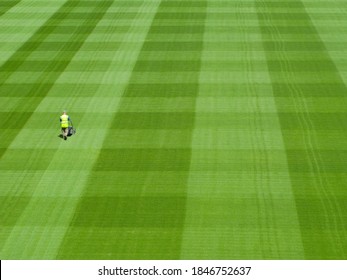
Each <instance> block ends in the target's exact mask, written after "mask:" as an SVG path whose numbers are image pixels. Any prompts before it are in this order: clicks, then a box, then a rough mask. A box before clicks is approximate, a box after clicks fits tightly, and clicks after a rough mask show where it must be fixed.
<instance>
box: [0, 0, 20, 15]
mask: <svg viewBox="0 0 347 280" xmlns="http://www.w3.org/2000/svg"><path fill="white" fill-rule="evenodd" d="M19 2H20V0H18V1H6V0H1V1H0V16H2V15H4V14H6V13H7V11H8V10H10V9H12V8H13V7H14V6H16V5H17V4H18V3H19Z"/></svg>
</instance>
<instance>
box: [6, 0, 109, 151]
mask: <svg viewBox="0 0 347 280" xmlns="http://www.w3.org/2000/svg"><path fill="white" fill-rule="evenodd" d="M112 3H113V1H98V2H95V4H94V6H91V9H90V11H89V12H86V13H84V17H83V18H81V19H80V20H79V21H78V22H77V23H76V25H75V28H74V29H73V32H72V33H71V34H67V35H66V40H64V41H60V42H56V43H55V47H56V48H55V50H53V51H52V50H51V48H49V47H48V46H49V45H47V46H46V47H42V46H43V45H44V44H45V40H47V38H48V37H49V35H50V34H51V33H53V32H54V29H55V27H56V26H59V25H62V24H63V23H64V21H65V20H66V19H67V18H68V16H69V13H71V12H73V11H74V10H76V9H78V8H79V7H80V6H79V5H81V4H82V5H83V1H68V2H66V3H65V4H64V5H63V6H62V7H61V8H60V9H59V10H58V11H57V12H56V13H55V14H54V15H53V16H52V17H51V18H50V19H49V20H48V21H47V22H46V23H45V25H43V26H42V27H41V28H39V30H38V31H37V32H36V33H35V34H34V35H33V36H32V37H31V38H30V39H29V40H28V41H27V42H25V43H24V44H23V45H22V46H21V47H20V48H19V49H18V51H17V52H16V53H14V54H13V55H12V56H11V58H10V59H8V60H7V61H6V62H5V63H4V64H3V65H2V66H1V67H0V73H1V76H0V93H1V94H4V96H8V95H7V93H6V91H4V90H1V88H2V87H3V86H4V85H5V84H6V81H7V80H8V79H9V78H10V77H11V75H13V74H14V73H16V72H20V71H22V70H23V68H22V67H26V66H25V65H26V64H25V62H26V61H27V60H28V58H29V57H30V56H31V55H33V54H34V53H35V52H37V51H48V52H50V59H48V60H47V61H46V64H45V65H43V67H42V68H41V72H39V73H40V75H38V76H37V78H35V82H34V83H32V84H30V86H29V85H28V87H27V88H26V92H27V94H25V97H38V98H36V99H30V102H28V99H27V98H25V97H24V96H23V99H22V100H21V102H18V103H17V105H16V107H15V108H14V110H13V111H14V113H12V112H9V113H8V114H6V116H5V118H4V119H3V122H2V123H3V129H2V132H1V138H5V139H6V142H7V143H11V142H12V141H13V139H14V138H15V137H16V135H17V133H14V134H11V133H8V132H9V130H10V129H11V128H12V123H13V121H12V120H13V118H14V117H18V118H17V122H16V126H17V128H18V129H19V130H18V132H19V131H20V129H21V128H22V127H24V125H25V124H26V122H27V121H28V120H29V118H30V117H31V115H32V114H33V112H34V110H35V108H36V107H37V106H38V105H39V104H40V102H41V101H42V99H43V98H44V97H45V96H46V95H47V93H48V92H49V91H50V89H51V88H52V87H53V85H54V82H55V81H56V80H57V79H58V78H59V76H60V75H61V73H63V72H64V70H65V69H66V67H67V65H68V64H69V63H70V60H71V59H72V58H73V56H74V55H75V54H76V53H77V52H78V50H79V49H80V47H81V46H82V45H83V43H84V41H85V39H86V38H87V37H88V35H89V34H90V33H91V32H92V31H93V29H94V28H95V26H96V25H97V23H98V22H99V21H100V20H101V18H102V17H103V15H104V14H105V13H106V11H107V9H108V8H109V7H110V6H111V4H112ZM61 10H64V11H65V13H63V14H62V13H61ZM85 23H88V27H87V28H86V27H85V26H84V24H85ZM81 30H83V31H84V32H83V33H80V31H81ZM23 52H25V54H24V55H23ZM61 59H63V60H61ZM23 65H24V66H23ZM24 69H25V68H24ZM21 88H22V85H21V84H16V88H15V89H13V87H12V90H13V91H14V92H18V95H19V96H21V94H22V93H21V91H20V90H21ZM15 94H16V93H15ZM1 96H3V95H1ZM28 106H30V110H27V108H28ZM20 112H25V113H22V115H20V114H21V113H20ZM5 151H6V150H2V151H1V154H0V158H1V157H2V156H3V154H4V152H5Z"/></svg>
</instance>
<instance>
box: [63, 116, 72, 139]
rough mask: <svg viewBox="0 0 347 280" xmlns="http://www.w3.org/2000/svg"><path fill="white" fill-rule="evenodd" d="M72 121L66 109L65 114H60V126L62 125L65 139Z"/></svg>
mask: <svg viewBox="0 0 347 280" xmlns="http://www.w3.org/2000/svg"><path fill="white" fill-rule="evenodd" d="M70 123H71V120H70V117H69V115H68V114H67V112H66V110H64V111H63V114H62V115H61V116H60V126H61V132H62V134H63V138H64V140H66V139H67V135H68V133H69V125H70Z"/></svg>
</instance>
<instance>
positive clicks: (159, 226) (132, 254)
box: [58, 1, 206, 259]
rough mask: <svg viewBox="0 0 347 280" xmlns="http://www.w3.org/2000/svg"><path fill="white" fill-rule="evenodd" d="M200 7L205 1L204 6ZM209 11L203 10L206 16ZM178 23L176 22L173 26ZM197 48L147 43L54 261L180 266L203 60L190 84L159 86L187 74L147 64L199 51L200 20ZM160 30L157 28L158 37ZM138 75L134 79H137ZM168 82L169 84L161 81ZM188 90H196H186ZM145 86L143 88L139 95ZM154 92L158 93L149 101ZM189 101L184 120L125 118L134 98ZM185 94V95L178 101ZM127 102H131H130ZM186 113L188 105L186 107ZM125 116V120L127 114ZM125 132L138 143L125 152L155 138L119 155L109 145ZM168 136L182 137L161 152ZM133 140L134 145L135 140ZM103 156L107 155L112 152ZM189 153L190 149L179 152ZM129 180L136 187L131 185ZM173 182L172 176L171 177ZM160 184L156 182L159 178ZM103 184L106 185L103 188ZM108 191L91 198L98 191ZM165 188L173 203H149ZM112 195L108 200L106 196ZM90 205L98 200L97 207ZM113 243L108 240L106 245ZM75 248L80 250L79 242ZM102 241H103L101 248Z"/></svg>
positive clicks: (169, 115)
mask: <svg viewBox="0 0 347 280" xmlns="http://www.w3.org/2000/svg"><path fill="white" fill-rule="evenodd" d="M168 2H171V1H161V4H160V6H159V8H158V12H157V14H156V16H155V18H154V20H153V24H152V26H158V25H160V22H161V18H160V17H159V15H161V11H162V9H163V8H165V7H166V5H167V4H168ZM203 2H205V1H203ZM174 3H175V5H176V6H177V7H185V8H186V9H187V10H189V8H191V7H192V5H195V4H196V2H195V1H175V2H174ZM205 8H206V3H205V5H203V6H202V7H201V11H202V12H205ZM176 20H177V21H179V19H176ZM200 24H201V26H202V28H200V39H201V40H200V41H198V42H188V43H186V42H179V41H173V42H172V43H171V44H161V43H160V44H153V43H152V42H150V41H145V42H144V44H143V47H142V51H141V53H140V55H139V58H138V61H139V62H138V63H136V65H135V67H134V71H133V73H134V74H133V75H132V78H131V79H130V84H129V86H128V88H127V90H126V91H125V93H124V96H123V98H122V99H121V101H120V106H119V109H118V111H119V113H116V115H115V117H114V119H113V122H112V124H111V128H112V130H113V131H112V134H111V132H109V133H108V135H107V137H106V140H105V142H104V144H103V147H104V148H103V149H102V150H101V152H100V155H99V157H98V160H97V162H96V164H95V166H94V169H93V172H92V173H91V176H90V180H89V183H88V187H87V189H86V190H85V192H84V195H83V197H82V198H81V201H80V203H79V206H78V208H77V210H76V215H75V217H74V219H73V221H72V223H71V227H70V230H69V231H68V233H67V234H66V238H65V242H64V243H63V245H62V246H61V251H60V254H59V255H58V257H59V258H91V259H100V258H103V259H105V258H107V259H177V258H179V257H180V244H181V238H182V231H183V226H184V217H185V204H186V187H187V179H188V174H189V166H190V159H191V149H190V144H191V141H192V130H193V123H194V116H195V99H196V96H197V89H198V86H197V84H198V78H199V71H200V60H197V61H194V62H192V65H190V68H191V70H192V74H191V76H190V77H189V82H190V83H189V84H188V85H187V86H186V85H180V84H178V83H177V84H176V83H170V80H168V82H169V83H168V84H166V83H163V75H162V74H160V71H161V69H163V70H164V71H168V72H169V73H172V71H173V70H174V71H175V72H176V71H177V73H184V72H185V68H186V65H185V64H182V63H177V64H173V63H172V62H171V61H162V62H160V64H157V63H156V62H152V61H144V60H143V56H144V55H146V54H147V53H149V52H151V53H155V52H156V51H157V50H159V51H163V52H169V51H170V50H171V49H172V48H174V49H175V50H177V51H179V52H182V53H185V52H186V51H189V50H191V49H194V51H196V52H201V51H202V45H203V42H202V40H203V32H204V28H203V26H204V19H203V18H201V19H200ZM190 28H191V27H190V25H189V24H182V25H180V26H178V27H177V29H172V30H170V31H167V33H165V34H167V35H168V36H171V35H173V34H176V33H175V32H176V31H177V30H185V29H186V30H190ZM156 30H157V28H155V31H156ZM153 32H154V29H153V28H151V29H150V30H149V32H148V36H147V37H148V38H149V37H151V38H153V36H154V34H153ZM155 67H157V70H158V75H157V76H156V77H154V78H153V79H154V80H153V81H154V86H153V87H152V84H145V83H141V86H138V85H137V83H138V79H140V77H139V75H138V74H139V73H140V74H141V76H142V78H143V79H144V80H146V77H149V76H150V72H149V71H151V69H154V68H155ZM136 73H138V74H136ZM165 82H166V81H165ZM191 85H193V87H191ZM142 86H143V87H142ZM153 90H154V92H155V93H153ZM175 92H179V94H178V95H182V94H189V96H190V97H192V98H191V99H190V102H189V104H188V105H189V106H188V107H189V110H188V112H185V113H179V112H175V111H168V112H162V113H136V112H134V113H133V112H126V108H128V107H129V106H131V107H132V110H134V111H136V108H138V109H140V108H141V107H143V104H142V101H141V99H139V100H137V98H135V97H138V96H148V97H149V98H150V97H154V96H160V97H167V98H172V97H175V96H176V95H175ZM182 92H183V93H182ZM130 97H131V99H130ZM185 106H187V104H185ZM124 111H125V112H124ZM128 129H133V130H134V131H137V134H138V136H140V138H138V137H136V138H135V139H129V145H131V144H132V145H133V147H136V142H137V141H141V140H139V139H141V136H143V137H147V136H150V134H151V133H152V132H151V131H152V130H156V131H157V132H158V135H159V136H158V138H153V148H143V149H138V148H128V149H127V148H118V147H117V146H115V145H114V140H113V137H114V135H115V134H116V135H117V136H116V137H119V138H121V137H123V136H126V133H127V131H128ZM167 129H175V130H178V131H180V132H181V133H180V136H179V139H178V141H179V142H178V143H177V146H176V147H175V146H174V147H172V148H163V139H164V138H163V137H162V136H161V135H165V131H166V130H167ZM136 139H137V140H136ZM110 145H111V147H112V148H111V149H110V148H109V149H107V148H106V147H110ZM182 145H186V146H187V147H188V148H180V146H182ZM105 172H106V174H107V172H110V174H113V176H112V177H111V176H107V175H106V176H105V175H103V176H101V175H100V176H98V174H105ZM124 174H128V176H131V177H133V179H134V182H136V184H134V183H133V184H128V182H129V178H126V177H127V176H124ZM173 174H177V176H173ZM158 176H159V178H160V179H159V180H158V178H156V177H158ZM106 180H107V182H106ZM102 185H103V186H105V188H103V189H102V190H100V191H99V192H98V194H97V197H98V198H95V197H94V194H95V186H102ZM165 186H172V187H173V188H175V195H174V196H170V195H169V194H165V189H163V190H162V192H161V193H158V194H157V195H154V196H153V191H154V190H156V189H160V188H165ZM124 188H128V189H129V190H133V191H132V192H131V196H130V197H129V196H126V197H124V195H121V190H122V189H124ZM110 191H112V192H113V195H112V196H109V195H108V194H109V193H110ZM94 198H95V199H94ZM111 236H112V238H110V237H111ZM90 239H93V240H94V241H93V243H94V244H93V250H90V243H89V240H90ZM77 240H78V242H77ZM105 240H107V241H106V242H105Z"/></svg>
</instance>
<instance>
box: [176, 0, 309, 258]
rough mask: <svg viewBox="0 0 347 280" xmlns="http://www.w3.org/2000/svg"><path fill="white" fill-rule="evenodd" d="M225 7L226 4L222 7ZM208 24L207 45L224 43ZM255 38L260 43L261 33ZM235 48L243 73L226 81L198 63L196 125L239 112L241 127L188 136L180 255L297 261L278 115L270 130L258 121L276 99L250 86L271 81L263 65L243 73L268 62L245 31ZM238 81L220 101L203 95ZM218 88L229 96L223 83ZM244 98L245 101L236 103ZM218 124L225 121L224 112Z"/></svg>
mask: <svg viewBox="0 0 347 280" xmlns="http://www.w3.org/2000/svg"><path fill="white" fill-rule="evenodd" d="M211 2H212V3H213V2H214V1H210V3H211ZM242 3H243V2H242ZM224 4H225V5H227V3H226V2H224ZM239 5H240V6H239V7H240V9H238V10H237V11H239V13H238V14H236V16H237V18H236V19H235V20H238V21H239V25H240V32H242V26H243V25H244V24H245V23H246V22H245V20H248V18H244V16H243V14H242V12H241V11H242V5H243V4H239ZM252 10H253V11H254V8H252ZM207 14H208V15H209V13H207ZM209 19H210V18H209V16H208V17H207V21H206V25H207V28H206V30H209V32H206V33H205V42H206V41H209V37H210V36H213V38H214V40H215V43H216V44H217V43H218V42H220V41H224V36H223V34H221V35H220V38H219V39H218V38H217V36H218V35H217V34H213V33H212V32H213V28H214V27H215V25H214V22H211V21H210V20H209ZM254 20H256V15H255V16H254ZM253 38H254V37H253ZM257 39H258V40H261V34H260V31H258V38H257ZM240 42H241V44H243V46H244V49H245V51H244V52H242V53H238V55H237V56H233V57H228V58H227V59H231V58H234V59H235V60H238V61H240V60H241V61H243V62H244V65H246V66H247V67H246V68H245V69H243V70H241V71H242V72H240V73H230V72H229V74H228V68H227V66H226V68H225V69H224V71H225V74H224V75H225V76H223V79H218V76H217V75H216V74H215V73H214V76H213V75H212V74H213V73H209V75H208V74H207V73H208V72H207V71H206V69H208V68H209V67H210V63H211V62H212V60H211V59H208V60H206V59H203V61H202V73H201V75H200V81H201V84H200V96H199V97H198V99H197V109H196V111H197V114H196V127H199V126H201V124H202V123H203V122H204V121H206V120H208V122H210V119H206V118H205V119H204V118H201V116H202V115H201V114H200V113H201V112H206V110H207V111H209V112H215V113H217V112H218V113H224V114H228V113H230V112H232V111H238V112H239V113H241V112H242V113H243V116H244V117H245V121H244V122H242V125H241V126H239V125H237V124H236V123H233V122H229V123H228V121H227V118H225V120H226V121H225V122H224V123H223V124H221V125H219V126H222V127H224V128H222V127H220V128H218V124H217V123H214V124H213V123H211V122H210V125H208V124H206V126H205V128H204V129H195V131H194V136H193V154H192V163H191V172H190V177H189V188H188V198H187V215H186V222H185V230H184V235H183V244H182V253H181V257H182V258H183V259H195V258H196V256H199V258H202V259H278V258H286V259H292V258H300V257H301V258H302V257H303V248H302V243H301V235H300V230H299V224H298V219H297V213H296V209H295V203H294V197H293V193H292V189H291V183H290V179H289V172H288V167H287V163H286V154H285V150H284V149H285V148H284V144H283V139H282V135H281V129H280V125H279V120H278V117H277V114H273V115H272V120H271V128H272V130H271V132H270V133H269V131H267V130H265V131H264V130H263V129H262V128H263V127H268V125H267V119H264V118H262V115H263V114H264V113H265V112H267V111H271V112H277V110H276V106H275V102H274V98H273V96H272V95H270V96H269V92H266V96H267V97H266V98H265V99H263V97H262V96H263V95H264V93H263V92H262V91H261V89H259V88H258V87H256V86H255V85H254V84H255V83H257V82H259V81H263V82H264V81H269V79H270V78H269V76H268V73H267V72H266V66H264V68H263V72H262V74H261V76H259V75H257V73H256V72H251V71H248V70H249V69H252V67H253V66H252V62H253V59H254V58H256V59H257V60H265V59H266V58H265V55H264V53H262V52H257V55H254V54H253V53H252V50H251V41H250V38H249V36H248V33H247V32H244V33H243V37H242V40H241V41H240ZM214 46H216V45H213V46H211V45H209V44H205V45H204V53H203V58H206V57H209V52H213V51H214V50H215V48H214ZM218 54H219V53H217V52H215V53H214V58H215V59H216V60H218V61H220V60H222V59H223V58H224V56H223V54H220V55H218ZM211 75H212V76H211ZM233 75H234V76H233ZM240 80H241V81H242V82H245V83H247V84H248V88H246V89H244V90H245V91H244V92H237V91H235V90H234V91H230V95H229V96H228V97H223V98H220V99H219V98H218V96H219V95H222V96H223V95H224V94H225V92H223V91H219V90H218V89H215V90H213V87H212V90H213V95H214V96H215V97H210V98H208V99H206V98H204V97H203V96H204V91H205V90H204V87H205V86H206V85H207V83H208V82H214V83H218V82H227V81H229V83H230V82H231V81H240ZM231 89H232V87H230V90H231ZM223 90H225V91H228V88H227V85H225V87H224V88H223ZM242 94H244V97H243V98H240V97H239V96H242ZM235 96H236V97H235ZM228 109H230V111H229V112H228ZM250 112H252V113H251V114H247V113H250ZM211 116H212V115H211ZM218 121H219V122H223V114H221V118H220V119H219V120H218ZM203 149H204V150H203ZM205 149H206V150H205ZM245 149H249V150H245ZM274 149H276V150H274ZM228 150H229V151H228Z"/></svg>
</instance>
